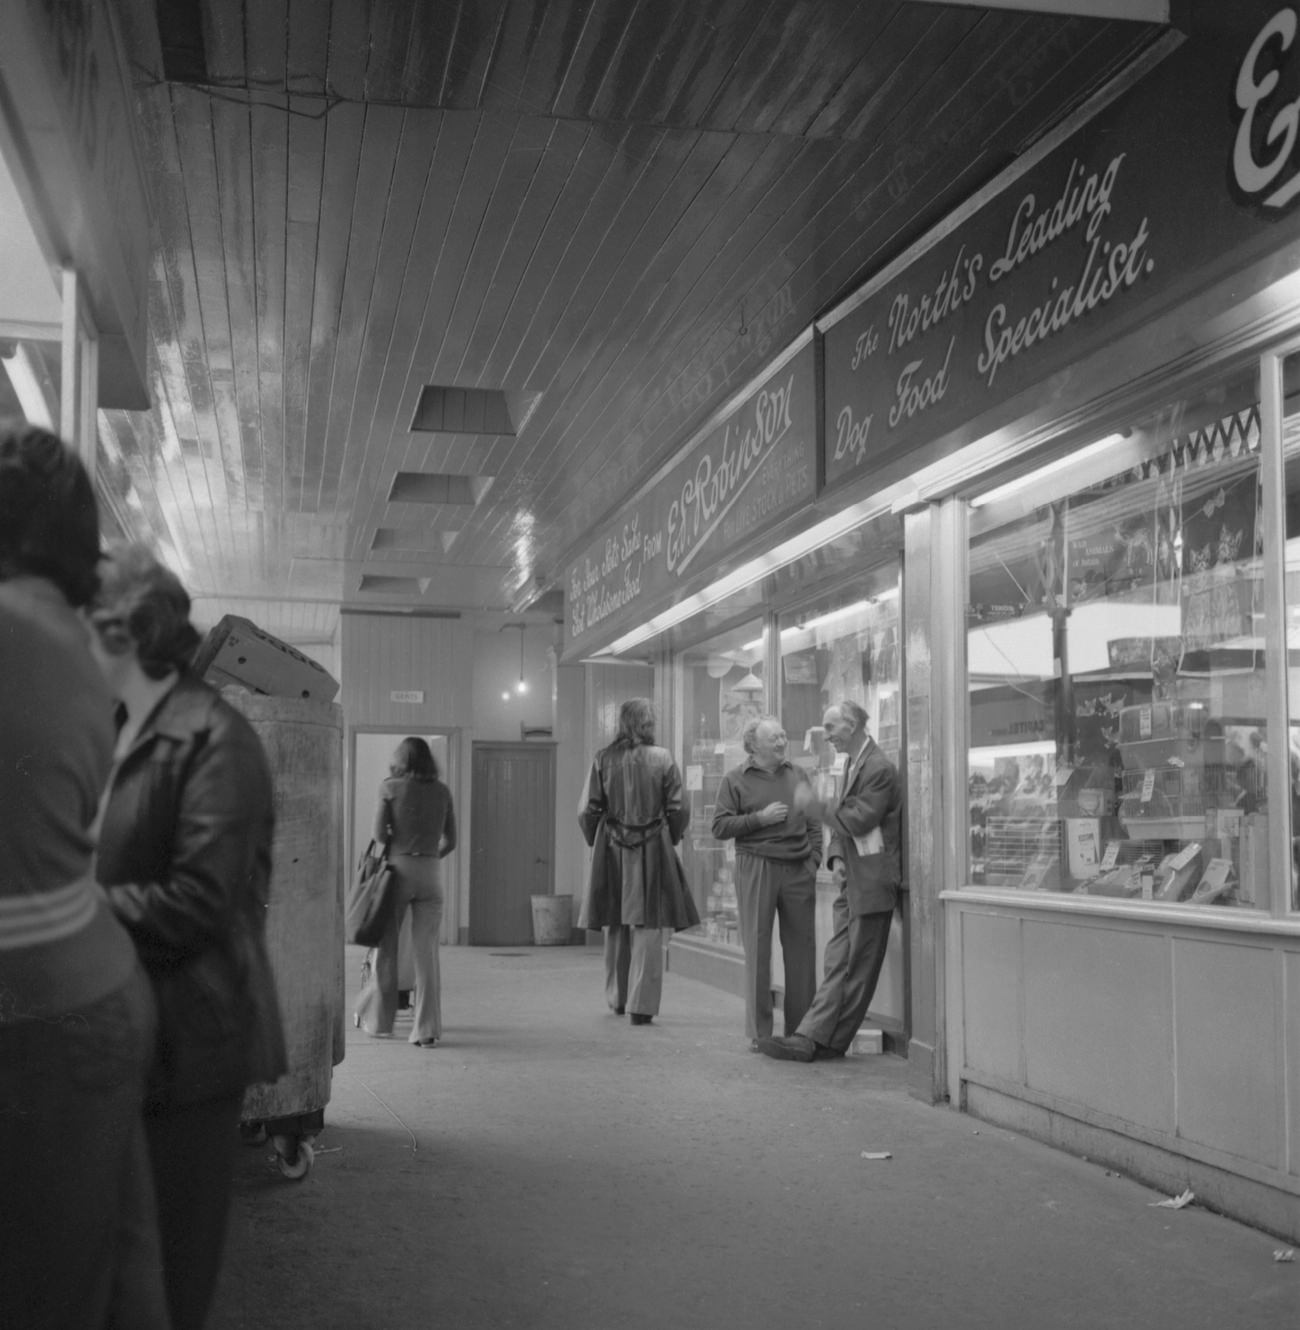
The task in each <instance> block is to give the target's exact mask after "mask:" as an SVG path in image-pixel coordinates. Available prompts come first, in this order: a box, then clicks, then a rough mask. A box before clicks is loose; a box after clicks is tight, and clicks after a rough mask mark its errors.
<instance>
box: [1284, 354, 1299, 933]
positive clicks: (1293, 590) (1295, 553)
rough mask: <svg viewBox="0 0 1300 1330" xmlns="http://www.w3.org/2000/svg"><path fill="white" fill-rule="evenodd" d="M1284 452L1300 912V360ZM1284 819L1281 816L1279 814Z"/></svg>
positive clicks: (1291, 380)
mask: <svg viewBox="0 0 1300 1330" xmlns="http://www.w3.org/2000/svg"><path fill="white" fill-rule="evenodd" d="M1283 392H1284V406H1283V417H1284V419H1283V428H1282V452H1283V457H1284V458H1285V465H1286V605H1287V611H1286V613H1287V619H1286V639H1287V702H1288V706H1289V707H1290V715H1289V716H1288V718H1287V719H1288V721H1289V722H1290V723H1289V725H1288V727H1287V728H1288V734H1287V750H1288V756H1289V769H1290V772H1291V779H1290V788H1289V789H1288V791H1287V796H1288V797H1287V801H1286V812H1287V815H1289V817H1290V820H1291V821H1290V827H1291V884H1290V885H1291V889H1290V892H1289V894H1288V903H1289V905H1290V908H1291V909H1292V910H1300V355H1291V356H1288V357H1287V359H1286V362H1285V367H1284V374H1283ZM1279 816H1281V811H1280V810H1279Z"/></svg>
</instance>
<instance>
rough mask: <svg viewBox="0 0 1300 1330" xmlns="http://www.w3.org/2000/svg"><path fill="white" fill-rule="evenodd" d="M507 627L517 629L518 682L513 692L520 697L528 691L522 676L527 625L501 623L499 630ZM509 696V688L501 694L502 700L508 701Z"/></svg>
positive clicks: (503, 630) (526, 683)
mask: <svg viewBox="0 0 1300 1330" xmlns="http://www.w3.org/2000/svg"><path fill="white" fill-rule="evenodd" d="M507 628H518V629H519V682H518V683H517V684H515V692H516V693H517V694H518V695H519V696H520V697H522V696H523V695H524V694H525V693H526V692H527V691H528V681H527V679H525V678H524V633H525V632H527V630H528V625H527V624H526V623H503V624H502V625H501V628H500V631H501V632H503V633H504V632H505V630H506V629H507ZM510 698H511V693H510V690H509V689H507V690H506V691H505V692H504V693H502V694H501V700H502V701H503V702H509V701H510Z"/></svg>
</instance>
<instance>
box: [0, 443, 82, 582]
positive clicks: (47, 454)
mask: <svg viewBox="0 0 1300 1330" xmlns="http://www.w3.org/2000/svg"><path fill="white" fill-rule="evenodd" d="M98 562H99V509H98V507H97V506H96V503H95V490H94V486H92V485H91V483H90V477H89V476H88V475H87V474H86V468H85V467H84V466H82V464H81V459H80V458H79V457H78V456H77V454H76V453H75V452H73V450H72V449H71V448H69V447H68V445H67V444H65V443H64V442H63V440H62V439H59V438H57V437H56V436H55V435H53V434H51V433H50V432H49V431H48V430H43V429H38V428H36V427H35V426H25V427H21V428H17V429H11V430H6V431H5V432H4V433H0V581H2V580H5V579H8V578H11V577H22V576H29V577H45V578H48V579H49V580H50V581H51V582H53V583H54V584H55V586H57V587H58V588H59V590H60V591H61V592H62V593H63V595H64V597H65V598H66V600H67V601H68V603H69V604H70V605H75V606H82V605H85V604H86V603H87V602H88V601H89V600H90V598H91V597H92V596H93V595H94V594H95V588H96V587H97V586H98V585H99V576H98V573H97V572H96V565H97V564H98Z"/></svg>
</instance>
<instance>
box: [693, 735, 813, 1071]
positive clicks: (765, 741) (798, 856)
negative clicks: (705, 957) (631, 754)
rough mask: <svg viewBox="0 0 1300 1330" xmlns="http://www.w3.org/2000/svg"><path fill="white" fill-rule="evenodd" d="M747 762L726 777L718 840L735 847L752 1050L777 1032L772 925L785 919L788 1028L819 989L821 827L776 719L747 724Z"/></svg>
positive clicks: (716, 820)
mask: <svg viewBox="0 0 1300 1330" xmlns="http://www.w3.org/2000/svg"><path fill="white" fill-rule="evenodd" d="M741 741H742V743H743V744H744V748H745V752H746V753H748V754H749V756H748V758H747V759H746V760H745V761H744V762H743V763H742V764H741V765H740V766H738V767H735V768H734V769H733V770H731V771H729V772H727V774H726V775H725V776H724V777H723V778H722V784H721V786H720V787H719V789H718V793H717V798H716V801H715V803H714V811H713V834H714V836H715V837H716V838H717V839H718V840H734V841H735V842H736V906H737V909H738V911H739V914H740V938H741V942H742V943H743V945H744V948H745V1033H746V1035H748V1037H749V1041H750V1047H751V1048H752V1049H754V1050H755V1051H757V1049H758V1046H759V1045H758V1041H759V1040H760V1039H763V1038H767V1037H770V1036H771V1034H772V922H773V919H774V918H779V919H780V921H781V955H782V960H783V962H784V966H785V1004H784V1010H785V1029H786V1031H787V1032H793V1031H794V1030H796V1029H797V1028H798V1026H799V1022H800V1021H801V1020H802V1019H803V1016H804V1012H805V1011H807V1010H808V1004H809V1003H810V1002H811V1001H812V998H813V993H814V992H815V991H816V988H817V936H816V907H817V867H818V865H819V864H820V863H821V857H822V829H821V824H820V823H819V822H818V821H817V820H816V818H815V817H809V816H808V815H807V814H805V813H804V812H802V811H801V810H800V809H799V808H798V807H797V804H796V791H797V790H798V789H799V787H800V785H803V784H806V783H807V779H808V778H807V776H806V775H805V774H804V773H803V771H801V770H800V769H799V768H798V767H796V766H794V765H793V764H792V763H791V762H789V761H788V760H787V759H786V756H785V744H786V740H785V730H784V729H782V727H781V722H780V721H779V720H777V719H776V717H775V716H760V717H756V718H753V719H751V720H749V721H747V722H746V724H745V728H744V730H743V731H742V734H741Z"/></svg>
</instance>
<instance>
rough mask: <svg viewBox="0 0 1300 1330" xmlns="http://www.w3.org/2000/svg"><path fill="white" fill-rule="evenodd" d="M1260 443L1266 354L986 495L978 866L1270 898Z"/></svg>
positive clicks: (975, 817) (1017, 882) (1206, 901)
mask: <svg viewBox="0 0 1300 1330" xmlns="http://www.w3.org/2000/svg"><path fill="white" fill-rule="evenodd" d="M1259 448H1260V424H1259V408H1258V388H1257V376H1256V373H1255V370H1254V369H1253V368H1251V369H1250V370H1249V371H1245V372H1242V373H1241V374H1238V375H1236V376H1233V377H1231V378H1227V379H1224V380H1223V381H1220V382H1218V383H1216V384H1214V385H1213V387H1212V388H1211V389H1210V390H1207V391H1202V392H1200V393H1199V394H1198V395H1197V396H1196V397H1195V398H1192V399H1189V400H1181V401H1177V402H1174V403H1170V404H1169V405H1168V406H1166V407H1165V408H1164V409H1162V410H1160V411H1158V412H1156V413H1154V414H1153V415H1151V416H1150V417H1149V418H1146V419H1143V420H1140V421H1137V422H1135V423H1134V425H1133V426H1132V427H1131V428H1129V429H1126V430H1123V431H1122V432H1120V433H1118V434H1115V435H1111V436H1108V437H1107V438H1105V439H1101V440H1098V441H1097V442H1096V443H1094V444H1092V445H1090V446H1089V447H1088V448H1087V449H1084V450H1076V452H1074V453H1073V454H1072V457H1071V459H1070V460H1069V461H1068V462H1067V463H1066V464H1064V465H1063V466H1060V467H1059V468H1056V469H1053V468H1044V469H1043V470H1041V471H1040V472H1038V473H1036V475H1035V476H1033V477H1032V478H1030V481H1029V483H1028V484H1022V485H1020V486H1019V487H1015V486H1006V487H1003V489H1002V491H1001V492H1000V493H999V491H992V492H990V494H988V495H986V496H984V502H981V501H980V500H979V499H977V500H975V501H974V510H973V512H972V514H971V528H970V530H971V538H970V582H969V601H968V606H967V628H968V632H967V666H968V673H969V703H970V713H969V721H970V761H969V771H968V798H969V809H970V858H969V880H970V881H971V882H972V883H974V884H985V885H989V886H997V887H1012V888H1019V889H1023V890H1026V891H1036V892H1069V893H1073V894H1075V895H1078V896H1090V897H1102V898H1109V899H1114V900H1129V901H1147V902H1155V903H1175V902H1177V903H1181V904H1191V905H1198V906H1206V907H1214V908H1217V909H1257V908H1264V909H1266V908H1268V905H1269V877H1268V873H1269V868H1268V857H1267V826H1268V818H1269V817H1270V816H1283V817H1285V816H1287V815H1288V814H1289V806H1288V803H1286V802H1282V801H1279V800H1277V799H1274V798H1271V797H1270V795H1271V792H1270V791H1269V789H1268V786H1267V781H1266V779H1265V765H1266V763H1265V755H1266V753H1267V751H1268V745H1269V741H1270V736H1269V734H1268V727H1267V723H1266V721H1265V690H1264V681H1265V661H1264V642H1263V636H1262V599H1263V582H1262V567H1263V559H1264V558H1265V557H1268V556H1269V554H1270V553H1272V555H1273V557H1276V553H1275V552H1269V551H1266V550H1264V549H1263V548H1262V544H1263V540H1262V535H1261V527H1260V518H1259V474H1260V468H1259ZM1008 491H1010V492H1008ZM1298 599H1300V598H1298ZM1282 741H1283V742H1286V740H1285V738H1284V739H1283V740H1282Z"/></svg>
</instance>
